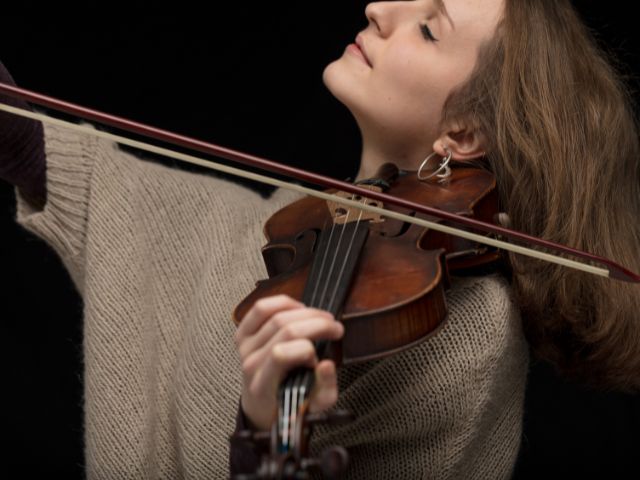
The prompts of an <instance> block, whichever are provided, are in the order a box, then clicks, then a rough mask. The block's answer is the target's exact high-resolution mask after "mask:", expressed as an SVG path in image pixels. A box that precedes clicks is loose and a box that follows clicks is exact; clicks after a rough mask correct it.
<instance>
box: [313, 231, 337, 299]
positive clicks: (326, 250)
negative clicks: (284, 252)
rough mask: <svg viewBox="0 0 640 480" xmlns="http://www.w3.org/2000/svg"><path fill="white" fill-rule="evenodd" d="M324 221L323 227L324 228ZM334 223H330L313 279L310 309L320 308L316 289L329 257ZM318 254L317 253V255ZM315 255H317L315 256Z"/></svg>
mask: <svg viewBox="0 0 640 480" xmlns="http://www.w3.org/2000/svg"><path fill="white" fill-rule="evenodd" d="M326 225H327V224H326V221H325V224H324V227H323V230H324V228H326ZM335 226H336V224H335V222H332V223H331V230H330V231H329V240H328V241H327V244H326V245H325V246H324V251H323V253H322V262H321V264H320V270H319V271H318V276H317V278H316V279H314V287H313V294H312V295H311V302H310V303H309V306H310V307H320V305H319V304H320V303H321V300H320V299H318V298H316V297H317V294H318V287H319V286H320V279H321V278H322V273H323V271H324V267H325V265H326V263H327V256H328V255H329V250H330V249H329V246H330V245H331V240H332V239H333V233H334V232H335ZM319 253H320V252H318V254H319ZM316 255H317V254H316Z"/></svg>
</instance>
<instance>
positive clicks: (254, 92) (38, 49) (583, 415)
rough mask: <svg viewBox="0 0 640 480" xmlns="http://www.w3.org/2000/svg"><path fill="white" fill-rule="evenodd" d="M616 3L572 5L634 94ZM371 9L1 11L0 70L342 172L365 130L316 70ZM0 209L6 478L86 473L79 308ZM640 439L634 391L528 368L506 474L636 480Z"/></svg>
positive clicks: (624, 24)
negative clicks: (602, 388)
mask: <svg viewBox="0 0 640 480" xmlns="http://www.w3.org/2000/svg"><path fill="white" fill-rule="evenodd" d="M616 3H617V4H618V5H619V7H618V8H619V9H618V10H614V7H612V4H613V2H608V3H604V2H597V1H582V2H576V4H577V6H578V7H579V9H580V11H581V13H582V14H583V15H584V18H585V20H586V21H587V23H588V24H589V25H590V26H591V28H592V29H593V30H594V32H595V33H596V35H597V36H598V37H599V39H600V41H601V43H602V45H603V47H604V48H606V49H607V50H609V51H610V52H611V53H612V54H614V55H616V57H617V58H618V59H619V60H620V61H621V65H622V68H623V71H624V73H625V74H626V75H627V76H628V84H629V86H630V87H631V88H632V89H633V91H634V92H635V97H636V98H638V93H637V92H638V85H639V83H638V72H640V54H639V52H640V49H639V48H638V46H639V41H638V38H636V37H635V35H634V30H635V28H636V25H635V22H634V18H633V16H632V15H630V13H629V12H627V11H625V10H622V9H620V8H622V5H629V4H624V3H623V2H616ZM364 5H366V2H362V1H356V2H348V1H334V2H326V1H325V2H316V3H313V2H311V3H308V2H304V3H301V2H298V3H297V4H295V5H289V4H287V5H280V4H275V3H273V4H266V3H259V4H249V3H248V2H240V3H238V4H235V5H228V4H224V5H220V4H217V3H210V4H209V11H207V12H206V13H204V12H196V11H193V10H191V9H190V8H189V7H188V6H187V5H186V4H184V5H179V4H175V5H173V6H172V10H171V11H169V12H163V13H159V12H152V13H150V12H149V11H146V10H144V9H142V8H140V7H136V4H135V3H132V4H130V5H128V8H127V9H126V10H124V9H121V10H118V11H116V10H115V9H114V5H112V4H106V3H105V4H102V6H101V7H100V8H98V7H97V6H95V5H94V6H90V7H89V6H86V5H85V6H84V7H83V8H82V9H79V10H78V11H76V12H69V15H68V16H60V15H58V16H56V17H55V18H53V17H49V18H45V17H44V16H40V17H38V18H34V17H33V16H32V15H26V14H24V15H19V16H18V15H10V16H4V17H3V24H2V28H0V60H1V61H2V62H3V63H4V64H5V65H6V67H7V68H8V69H9V71H10V72H11V73H12V75H13V76H14V78H15V80H16V82H17V83H18V84H19V85H21V86H23V87H25V88H29V89H32V90H36V91H40V92H43V93H46V94H49V95H52V96H56V97H59V98H63V99H66V100H68V101H72V102H75V103H79V104H82V105H86V106H89V107H93V108H96V109H99V110H103V111H107V112H109V113H114V114H117V115H121V116H124V117H129V118H132V119H135V120H138V121H141V122H146V123H150V124H153V125H156V126H159V127H162V128H166V129H169V130H174V131H177V132H180V133H184V134H188V135H191V136H194V137H197V138H202V139H205V140H209V141H211V142H214V143H219V144H221V145H224V146H227V147H231V148H237V149H239V150H242V151H246V152H249V153H253V154H256V155H260V156H264V157H267V158H270V159H273V160H277V161H280V162H283V163H287V164H291V165H296V166H301V167H306V166H311V165H313V169H314V170H315V171H317V172H319V173H323V174H328V175H331V176H335V177H338V178H345V177H348V176H351V175H353V174H354V173H355V171H356V169H357V161H358V158H359V148H360V143H359V134H358V131H357V128H356V126H355V123H354V122H353V120H352V119H351V117H350V114H349V113H348V111H347V110H346V109H345V108H344V107H343V106H342V105H340V104H339V103H338V102H337V101H336V100H335V99H333V97H331V95H330V94H329V92H328V91H327V90H326V89H325V88H324V86H323V84H322V81H321V74H322V70H323V69H324V67H325V65H326V64H327V63H329V62H330V61H332V60H334V59H335V58H337V57H338V56H340V55H341V54H342V51H343V49H344V47H345V46H346V45H347V44H348V43H350V42H352V41H353V39H354V37H355V35H356V33H357V32H358V31H360V30H361V29H363V28H364V27H365V26H366V20H365V17H364V13H363V9H364ZM107 7H108V8H107ZM34 8H35V6H34ZM119 8H122V7H119ZM627 8H628V7H627ZM72 13H73V15H72ZM114 13H117V14H118V15H114ZM58 14H60V12H58ZM170 163H171V162H170ZM613 165H614V164H613ZM180 168H187V167H182V166H181V167H180ZM614 168H615V167H614ZM0 202H1V208H0V216H1V222H2V227H1V230H0V231H1V232H2V234H1V235H0V262H1V263H0V265H2V270H1V274H0V275H1V278H2V281H3V286H2V289H0V296H1V301H2V303H1V304H2V314H1V315H0V326H1V327H0V328H1V329H2V330H1V333H0V342H1V345H2V348H1V352H2V357H1V359H2V363H1V365H2V371H1V375H2V380H3V388H2V392H3V393H2V408H1V409H0V414H1V415H2V417H1V420H0V422H1V423H0V426H1V427H0V432H1V435H2V444H3V445H4V447H3V449H2V450H0V451H1V452H2V454H1V457H0V458H1V460H0V469H5V470H7V471H12V472H16V471H19V472H21V473H20V475H19V476H20V477H21V478H30V477H35V476H40V475H45V474H47V475H50V474H53V473H57V474H60V475H61V476H62V478H81V477H82V463H83V459H82V420H81V413H82V412H81V401H82V397H81V391H82V382H81V377H82V364H81V357H82V355H81V354H82V350H81V348H82V347H81V338H82V332H81V313H82V305H81V302H80V298H79V296H78V294H77V293H76V292H75V290H74V288H73V286H72V285H71V283H70V281H69V278H68V275H67V273H66V271H65V270H64V268H63V267H62V265H61V263H60V261H59V259H58V258H57V256H56V255H55V253H54V252H53V251H52V250H51V249H50V248H49V247H47V246H46V245H45V244H44V243H43V242H42V241H40V240H39V239H37V238H35V237H34V236H33V235H31V234H28V233H27V232H25V231H24V230H22V229H21V228H20V227H18V226H17V225H16V224H15V222H14V220H13V218H14V216H15V202H14V196H13V189H12V187H11V186H9V185H8V184H6V183H3V182H1V181H0ZM639 429H640V398H639V396H638V395H625V394H619V393H613V392H608V393H607V392H593V391H589V390H586V389H584V388H582V387H580V386H578V385H573V384H571V383H569V382H567V381H565V380H562V379H560V378H559V377H557V376H556V375H555V374H554V373H553V371H552V369H551V368H550V367H549V366H547V365H545V364H540V363H534V364H533V365H532V368H531V372H530V376H529V385H528V390H527V400H526V409H525V432H524V440H523V444H522V450H521V455H520V459H519V461H518V466H517V470H516V476H515V477H516V478H540V477H543V476H550V475H554V476H555V475H556V474H558V475H559V474H566V475H568V476H569V477H570V478H574V477H578V476H580V477H587V478H595V477H607V478H637V477H638V467H639V466H640V465H639V461H638V460H637V454H638V445H639V443H640V442H639Z"/></svg>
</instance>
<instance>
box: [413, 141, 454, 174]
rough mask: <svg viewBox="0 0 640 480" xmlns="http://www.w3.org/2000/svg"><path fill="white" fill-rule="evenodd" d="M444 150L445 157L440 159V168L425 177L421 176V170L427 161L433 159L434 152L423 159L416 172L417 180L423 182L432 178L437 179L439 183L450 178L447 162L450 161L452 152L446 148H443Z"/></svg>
mask: <svg viewBox="0 0 640 480" xmlns="http://www.w3.org/2000/svg"><path fill="white" fill-rule="evenodd" d="M444 150H445V152H447V156H446V157H443V158H442V161H441V162H440V166H439V167H438V168H437V169H436V170H435V171H434V172H433V173H430V174H429V175H427V176H425V177H423V176H422V169H423V168H424V167H426V165H427V164H428V163H429V160H431V158H433V156H434V155H435V154H436V152H433V153H431V154H430V155H429V156H428V157H427V158H425V159H424V161H423V162H422V164H421V165H420V168H419V169H418V172H417V175H418V180H420V181H424V180H429V179H431V178H433V177H438V178H439V179H440V181H444V179H446V178H448V177H450V176H451V168H450V167H449V162H450V161H451V155H452V152H451V150H449V149H448V148H447V147H444Z"/></svg>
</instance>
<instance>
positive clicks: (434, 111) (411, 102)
mask: <svg viewBox="0 0 640 480" xmlns="http://www.w3.org/2000/svg"><path fill="white" fill-rule="evenodd" d="M423 57H424V56H423ZM434 65H442V62H439V61H438V60H437V59H436V58H432V59H431V60H427V59H426V58H420V57H417V56H416V55H415V54H411V52H406V51H402V50H399V51H397V52H391V54H390V55H388V56H387V57H386V58H385V61H384V62H381V63H380V64H379V65H377V66H376V67H377V68H374V70H373V71H372V72H371V73H372V75H371V89H372V90H373V92H372V93H373V97H374V98H378V99H379V101H380V102H381V103H383V104H385V105H386V108H387V109H389V110H390V111H392V112H396V113H397V115H406V117H407V120H408V121H414V122H418V123H420V124H422V125H424V122H425V121H427V122H428V123H431V124H434V122H439V120H440V115H441V112H442V107H443V105H444V102H445V100H446V98H447V96H448V94H449V92H450V90H451V88H450V81H449V78H448V77H449V76H448V75H446V73H445V74H443V73H442V72H443V69H442V68H440V67H438V68H435V67H434Z"/></svg>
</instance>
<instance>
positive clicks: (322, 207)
mask: <svg viewBox="0 0 640 480" xmlns="http://www.w3.org/2000/svg"><path fill="white" fill-rule="evenodd" d="M379 174H380V175H381V176H382V177H384V178H381V180H382V182H383V183H385V184H387V185H388V186H389V187H390V188H389V190H390V192H389V193H390V194H392V195H394V196H397V197H400V198H404V199H408V200H411V201H414V202H416V203H420V204H423V205H425V204H426V205H430V206H435V207H437V208H439V209H442V210H446V211H448V212H451V213H456V214H460V215H464V216H468V217H472V218H474V219H478V220H482V221H486V222H493V218H494V215H495V214H496V213H497V212H498V197H497V193H496V182H495V179H494V177H493V175H492V174H490V173H489V172H487V171H484V170H480V169H476V168H454V169H453V170H452V175H451V177H449V179H448V181H447V182H446V184H442V183H436V182H424V181H419V180H418V179H417V177H416V175H415V174H411V173H406V174H401V173H400V172H398V170H397V169H396V168H395V167H390V166H389V164H388V165H386V166H384V167H383V168H382V169H381V171H380V172H379ZM374 183H375V182H374ZM333 193H335V191H334V192H333ZM363 201H366V199H363ZM386 208H388V209H391V210H395V211H401V209H399V208H397V207H394V206H388V205H387V206H386ZM403 213H409V214H410V215H414V216H420V217H422V218H426V219H429V220H432V221H438V220H437V219H435V218H434V217H427V216H426V215H422V214H417V213H416V212H406V211H404V212H403ZM340 214H342V215H343V216H344V214H345V211H344V208H341V207H339V206H337V207H334V206H332V205H330V204H328V202H326V201H324V200H321V199H317V198H313V197H306V198H302V199H300V200H298V201H296V202H294V203H292V204H290V205H288V206H286V207H284V208H283V209H281V210H280V211H278V212H276V213H275V214H274V215H273V216H271V218H269V220H268V221H267V222H266V224H265V226H264V233H265V236H266V238H267V240H268V243H267V244H266V245H265V246H264V247H263V249H262V254H263V257H264V260H265V264H266V268H267V272H268V275H269V279H267V280H262V281H259V282H258V283H257V285H256V289H255V290H254V291H253V292H252V293H251V294H250V295H248V296H247V297H246V298H245V299H244V300H243V301H242V302H241V303H240V304H239V305H238V306H237V307H236V309H235V311H234V320H235V321H236V322H238V321H239V320H240V319H241V318H243V316H244V315H245V314H246V312H247V311H248V310H249V308H250V307H251V306H252V305H253V304H254V302H255V301H257V300H258V299H259V298H261V297H265V296H270V295H276V294H283V293H284V294H287V295H289V296H291V297H292V298H295V299H298V300H301V301H303V298H304V290H305V287H306V285H307V282H308V279H309V275H310V271H311V269H312V261H313V258H314V256H315V255H316V254H318V251H319V245H320V234H321V232H322V231H323V230H326V229H327V228H330V227H332V226H334V225H335V224H336V218H337V217H339V216H340ZM351 216H352V217H353V220H355V217H356V216H357V214H352V215H351ZM367 223H368V230H369V232H368V236H367V239H366V242H364V243H363V245H362V249H361V252H360V254H359V258H358V260H357V266H356V267H355V271H354V275H352V278H351V279H350V280H349V281H348V285H345V286H343V287H340V288H346V292H345V295H344V298H345V300H344V302H343V303H342V304H341V305H340V306H339V307H337V310H336V311H334V312H332V313H334V314H335V313H337V312H339V319H340V320H341V321H342V322H344V324H345V334H344V337H343V339H342V341H341V344H340V345H333V349H332V353H331V357H332V358H333V359H334V360H336V361H337V362H338V363H339V364H349V363H354V362H360V361H365V360H369V359H373V358H379V357H382V356H385V355H389V354H392V353H395V352H398V351H401V350H403V349H406V348H409V347H411V346H413V345H415V344H416V343H418V342H420V341H422V340H424V339H425V338H427V337H428V336H429V335H430V334H431V333H433V332H434V331H435V330H436V329H437V327H438V326H439V325H440V324H441V323H442V321H443V320H444V319H445V317H446V313H447V307H446V302H445V290H446V288H447V287H448V285H449V273H450V272H451V273H453V272H455V271H457V270H461V269H465V268H469V267H474V266H477V265H482V264H486V263H488V262H493V261H496V260H497V259H499V257H500V256H499V254H498V253H497V252H496V251H493V250H488V249H487V248H485V247H480V246H479V245H476V244H472V243H470V242H469V241H467V240H464V239H461V238H458V237H453V236H449V235H445V234H442V233H439V232H436V231H432V230H429V229H425V228H423V227H420V226H416V225H413V224H407V223H404V222H401V221H397V220H393V219H384V218H377V219H374V220H367ZM342 256H343V255H338V258H342ZM330 283H333V282H330ZM336 318H338V316H336Z"/></svg>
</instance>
